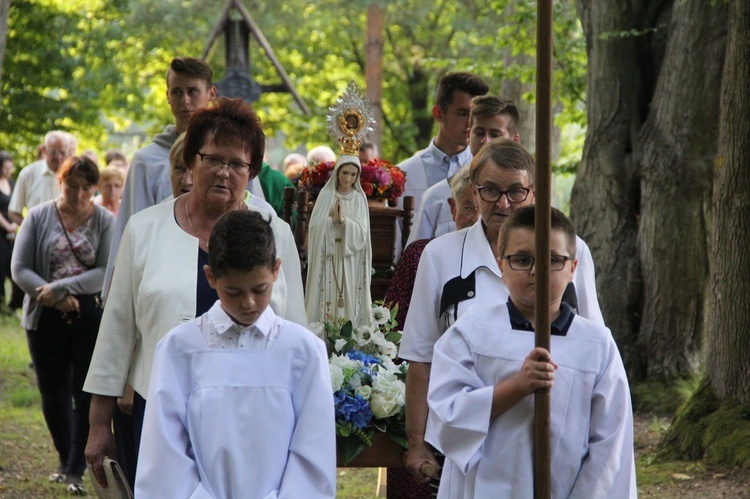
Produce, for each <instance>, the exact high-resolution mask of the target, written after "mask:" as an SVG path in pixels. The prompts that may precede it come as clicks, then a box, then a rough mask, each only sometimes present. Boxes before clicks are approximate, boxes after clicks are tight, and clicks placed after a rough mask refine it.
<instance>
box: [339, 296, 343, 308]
mask: <svg viewBox="0 0 750 499" xmlns="http://www.w3.org/2000/svg"><path fill="white" fill-rule="evenodd" d="M339 308H344V297H343V296H339Z"/></svg>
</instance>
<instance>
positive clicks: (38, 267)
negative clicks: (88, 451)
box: [11, 156, 115, 495]
mask: <svg viewBox="0 0 750 499" xmlns="http://www.w3.org/2000/svg"><path fill="white" fill-rule="evenodd" d="M57 177H58V179H59V182H60V197H59V198H57V199H55V200H52V201H48V202H46V203H43V204H41V205H38V206H36V207H34V208H32V209H31V211H30V212H29V214H28V216H27V217H26V218H25V219H24V222H23V224H22V225H21V230H20V231H19V233H18V238H17V240H16V246H15V251H14V253H13V259H12V263H11V270H12V273H13V280H14V281H16V282H17V283H18V285H19V286H21V288H22V289H23V290H24V291H25V292H26V298H25V299H24V304H23V305H24V306H23V319H22V321H21V325H22V326H23V327H24V329H26V338H27V340H28V343H29V352H30V353H31V360H32V361H33V363H34V370H35V371H36V378H37V385H38V386H39V392H40V393H41V395H42V412H43V413H44V419H45V421H46V422H47V428H48V429H49V432H50V435H51V436H52V441H53V443H54V445H55V449H56V450H57V454H58V457H59V459H60V463H59V464H60V466H59V468H58V469H57V471H56V472H54V473H53V474H52V475H51V476H50V480H52V481H57V482H63V481H64V482H65V483H66V484H67V487H68V491H69V492H71V493H72V494H74V495H85V493H86V492H85V490H84V489H83V481H82V476H83V472H84V471H85V469H86V461H85V460H84V454H83V451H84V447H85V446H86V438H87V436H88V431H89V425H88V414H89V399H90V397H89V395H88V394H86V393H84V392H83V380H84V379H85V378H86V372H87V370H88V366H89V361H90V360H91V355H92V352H93V351H94V344H95V343H96V336H97V332H98V330H99V322H100V320H101V316H102V311H101V307H100V306H99V305H100V301H99V293H100V292H101V290H102V282H103V281H104V269H105V267H106V265H107V257H108V256H109V247H110V242H111V239H112V231H113V229H114V222H115V220H114V216H113V215H112V214H111V213H110V212H109V211H108V210H107V209H105V208H102V207H101V206H98V205H95V204H94V203H93V202H92V200H91V198H92V196H93V194H94V192H95V191H96V185H97V182H98V181H99V169H98V168H97V167H96V165H95V164H94V162H93V161H91V160H90V159H88V158H86V157H77V156H72V157H70V158H68V159H67V160H66V161H65V162H64V163H63V165H62V166H61V167H60V169H59V170H58V172H57Z"/></svg>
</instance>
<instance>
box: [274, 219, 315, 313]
mask: <svg viewBox="0 0 750 499" xmlns="http://www.w3.org/2000/svg"><path fill="white" fill-rule="evenodd" d="M272 216H273V217H274V218H273V221H272V225H274V226H275V227H274V236H275V238H276V254H277V256H278V258H281V267H282V268H283V269H284V281H285V282H286V303H285V312H284V315H283V318H284V319H287V320H289V321H292V322H296V323H297V324H299V325H300V326H304V327H307V314H305V295H304V288H303V286H302V269H301V267H300V261H299V253H298V252H297V245H296V243H295V242H294V235H293V234H292V229H291V228H290V227H289V224H287V223H286V222H284V221H283V220H282V219H280V218H278V217H276V216H275V215H272ZM279 315H280V314H279Z"/></svg>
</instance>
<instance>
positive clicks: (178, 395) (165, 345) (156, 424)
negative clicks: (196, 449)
mask: <svg viewBox="0 0 750 499" xmlns="http://www.w3.org/2000/svg"><path fill="white" fill-rule="evenodd" d="M168 339H169V338H165V341H160V342H159V344H158V345H157V346H156V352H155V353H154V365H153V368H152V370H151V381H150V383H149V388H148V398H147V400H148V404H146V412H145V415H144V417H143V433H142V435H141V442H142V443H143V444H142V445H141V448H140V451H139V453H138V468H137V469H138V471H137V474H136V477H135V496H136V497H138V498H150V497H153V498H162V497H214V495H213V494H210V493H209V492H208V491H206V490H205V489H203V487H202V485H201V481H200V473H199V471H198V463H197V462H196V461H195V458H194V456H193V455H192V446H191V444H190V435H189V434H188V430H187V399H186V395H185V393H184V389H183V387H182V386H181V385H180V376H179V373H178V371H179V369H180V368H181V367H180V366H179V365H175V363H174V362H173V359H172V357H171V355H170V351H169V350H170V349H169V345H170V343H169V342H168V341H166V340H168ZM183 368H184V367H183Z"/></svg>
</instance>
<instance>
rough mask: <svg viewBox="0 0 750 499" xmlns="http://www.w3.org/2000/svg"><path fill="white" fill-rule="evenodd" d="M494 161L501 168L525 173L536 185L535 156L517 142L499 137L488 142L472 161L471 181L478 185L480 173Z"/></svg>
mask: <svg viewBox="0 0 750 499" xmlns="http://www.w3.org/2000/svg"><path fill="white" fill-rule="evenodd" d="M490 161H492V162H493V163H495V165H497V166H498V167H499V168H507V169H509V170H518V171H525V172H527V173H528V175H529V180H531V183H532V184H533V183H534V178H535V175H536V166H535V165H536V162H535V161H534V156H532V155H531V154H530V153H529V151H527V150H526V149H524V147H523V146H522V145H521V144H519V143H518V142H516V141H515V140H512V139H508V138H505V137H498V138H496V139H492V140H490V141H489V142H487V143H486V144H485V145H483V146H482V148H481V149H480V150H479V152H478V153H477V155H476V156H474V159H472V160H471V166H470V168H471V181H472V182H473V183H474V184H476V183H477V177H479V172H480V171H481V170H482V168H484V165H485V164H487V163H488V162H490Z"/></svg>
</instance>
